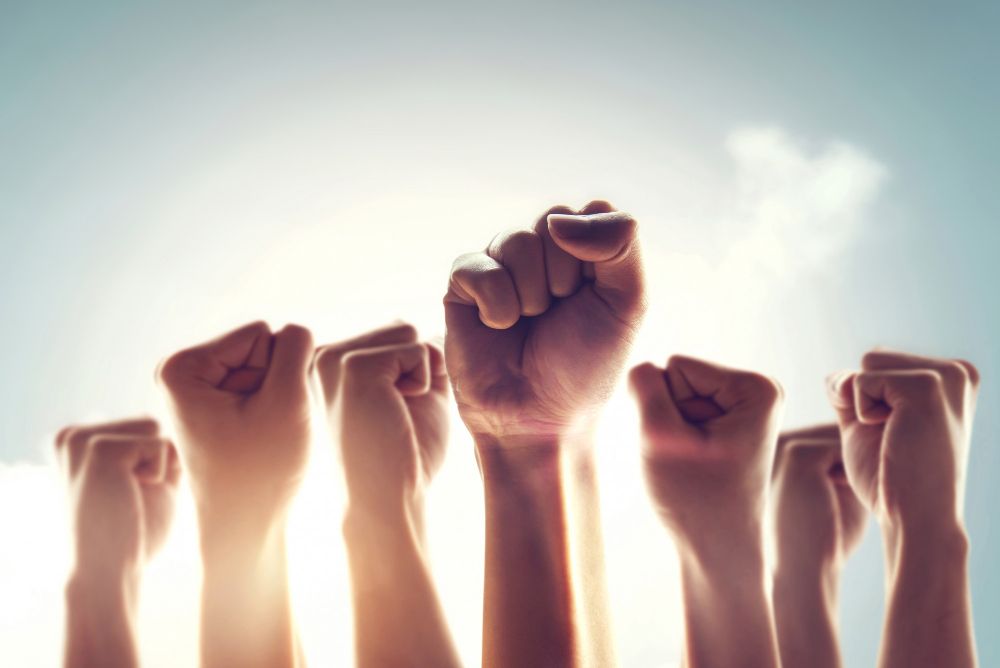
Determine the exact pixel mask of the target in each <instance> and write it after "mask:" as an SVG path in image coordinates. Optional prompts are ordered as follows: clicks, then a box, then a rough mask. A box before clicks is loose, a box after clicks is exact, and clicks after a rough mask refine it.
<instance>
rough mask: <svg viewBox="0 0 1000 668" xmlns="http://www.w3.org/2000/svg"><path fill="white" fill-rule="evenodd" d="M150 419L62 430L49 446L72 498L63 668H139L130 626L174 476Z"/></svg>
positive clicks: (169, 511) (170, 456)
mask: <svg viewBox="0 0 1000 668" xmlns="http://www.w3.org/2000/svg"><path fill="white" fill-rule="evenodd" d="M158 433H159V426H158V425H157V424H156V422H154V421H153V420H148V419H139V420H125V421H121V422H113V423H105V424H98V425H91V426H84V427H73V428H68V429H64V430H63V431H61V432H60V434H59V436H58V437H57V439H56V448H57V451H58V453H59V458H60V463H61V464H62V468H63V469H64V471H65V472H66V474H67V477H68V479H69V484H70V492H71V494H70V498H71V499H72V505H73V508H72V518H73V534H74V547H75V550H74V564H73V570H72V573H71V575H70V578H69V581H68V582H67V585H66V638H65V647H64V665H65V666H66V667H67V668H90V667H95V668H96V667H98V666H123V667H124V666H138V665H139V649H138V647H137V645H136V639H135V623H136V614H137V608H138V599H139V588H140V584H141V580H142V571H143V569H144V567H145V564H146V562H147V561H148V560H149V559H150V558H151V557H152V556H153V555H154V554H155V553H156V552H157V551H158V550H159V548H160V547H161V545H162V544H163V542H164V540H165V539H166V535H167V532H168V530H169V527H170V524H171V520H172V517H173V509H174V496H175V492H176V487H177V482H178V479H179V477H180V467H179V463H178V460H177V454H176V452H175V451H174V449H173V446H172V445H171V444H170V442H169V441H166V440H165V439H162V438H160V437H159V435H158Z"/></svg>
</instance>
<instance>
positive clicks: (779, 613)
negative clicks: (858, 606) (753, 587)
mask: <svg viewBox="0 0 1000 668" xmlns="http://www.w3.org/2000/svg"><path fill="white" fill-rule="evenodd" d="M790 570H792V569H787V570H782V569H781V568H779V570H778V572H777V573H776V574H775V577H774V588H773V602H774V619H775V626H776V629H777V633H778V647H779V649H780V652H781V665H783V666H812V667H814V668H839V666H840V665H841V658H840V648H839V646H838V643H837V585H838V581H839V577H838V575H837V573H834V572H829V573H826V574H820V573H813V572H789V571H790Z"/></svg>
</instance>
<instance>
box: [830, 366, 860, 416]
mask: <svg viewBox="0 0 1000 668" xmlns="http://www.w3.org/2000/svg"><path fill="white" fill-rule="evenodd" d="M854 375H855V372H854V371H838V372H835V373H832V374H830V375H829V376H827V377H826V397H827V400H828V401H829V402H830V406H832V407H833V411H834V413H835V414H836V415H837V424H838V425H840V427H841V428H844V427H845V426H847V425H849V424H851V423H852V422H854V421H855V420H856V419H857V409H856V408H855V407H854Z"/></svg>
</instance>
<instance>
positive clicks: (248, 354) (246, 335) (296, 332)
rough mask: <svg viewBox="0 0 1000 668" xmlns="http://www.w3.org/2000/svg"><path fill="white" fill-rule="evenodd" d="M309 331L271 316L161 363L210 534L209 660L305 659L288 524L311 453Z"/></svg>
mask: <svg viewBox="0 0 1000 668" xmlns="http://www.w3.org/2000/svg"><path fill="white" fill-rule="evenodd" d="M312 353H313V345H312V336H311V335H310V333H309V331H308V330H306V329H304V328H302V327H299V326H296V325H288V326H287V327H285V328H284V329H282V330H280V331H279V332H277V333H272V332H271V330H270V328H269V327H268V326H267V325H266V324H265V323H262V322H255V323H251V324H249V325H246V326H244V327H241V328H239V329H237V330H235V331H233V332H230V333H228V334H226V335H224V336H222V337H220V338H217V339H215V340H213V341H209V342H207V343H205V344H201V345H198V346H195V347H193V348H189V349H187V350H183V351H181V352H179V353H176V354H174V355H172V356H171V357H170V358H169V359H167V360H166V361H165V362H164V363H163V364H161V366H160V370H159V378H160V381H161V383H162V385H163V386H164V388H165V389H166V391H167V396H168V398H169V403H170V405H171V408H172V410H173V414H174V418H175V425H176V428H177V432H178V437H179V438H178V446H179V448H180V452H181V457H182V459H183V461H184V464H185V468H186V470H187V471H188V474H189V476H190V479H191V488H192V491H193V492H194V496H195V503H196V506H197V509H198V522H199V530H200V534H201V550H202V561H203V567H204V582H203V587H202V622H201V624H202V625H201V661H202V665H204V666H233V665H239V666H261V667H264V666H266V667H268V668H278V667H280V666H293V665H296V664H297V663H298V662H300V661H301V657H299V656H298V654H299V651H298V643H297V640H296V636H295V631H294V625H293V621H292V615H291V609H290V605H289V600H288V582H287V564H286V557H285V525H286V516H287V510H288V505H289V503H290V502H291V500H292V498H293V496H294V494H295V492H296V491H297V489H298V486H299V483H300V482H301V480H302V477H303V475H304V472H305V467H306V464H307V462H308V453H309V440H310V430H309V420H310V417H309V413H310V410H309V407H310V405H309V398H308V397H309V395H308V367H309V362H310V360H311V358H312Z"/></svg>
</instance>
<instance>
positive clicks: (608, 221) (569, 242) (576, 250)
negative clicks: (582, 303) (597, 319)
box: [548, 211, 644, 317]
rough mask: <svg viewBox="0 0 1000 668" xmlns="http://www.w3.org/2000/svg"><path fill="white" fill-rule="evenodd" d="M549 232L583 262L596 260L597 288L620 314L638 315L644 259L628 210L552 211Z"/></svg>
mask: <svg viewBox="0 0 1000 668" xmlns="http://www.w3.org/2000/svg"><path fill="white" fill-rule="evenodd" d="M548 223H549V234H550V235H551V236H552V240H553V241H555V243H556V245H558V246H559V247H560V248H562V249H563V250H564V251H566V252H567V253H569V254H570V255H572V256H573V257H575V258H576V259H578V260H581V261H583V262H590V263H593V266H594V289H595V290H596V291H597V292H598V294H600V295H601V297H603V298H604V299H605V300H606V301H607V302H608V304H610V306H611V308H612V309H613V310H615V311H616V312H618V313H619V314H622V315H626V316H631V317H637V316H638V315H641V313H642V311H643V305H644V297H643V275H642V262H641V260H640V258H639V244H638V240H637V238H636V222H635V219H634V218H632V216H630V215H629V214H627V213H623V212H621V211H612V212H610V213H597V214H591V215H579V216H578V215H571V214H565V213H553V214H549V217H548Z"/></svg>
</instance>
